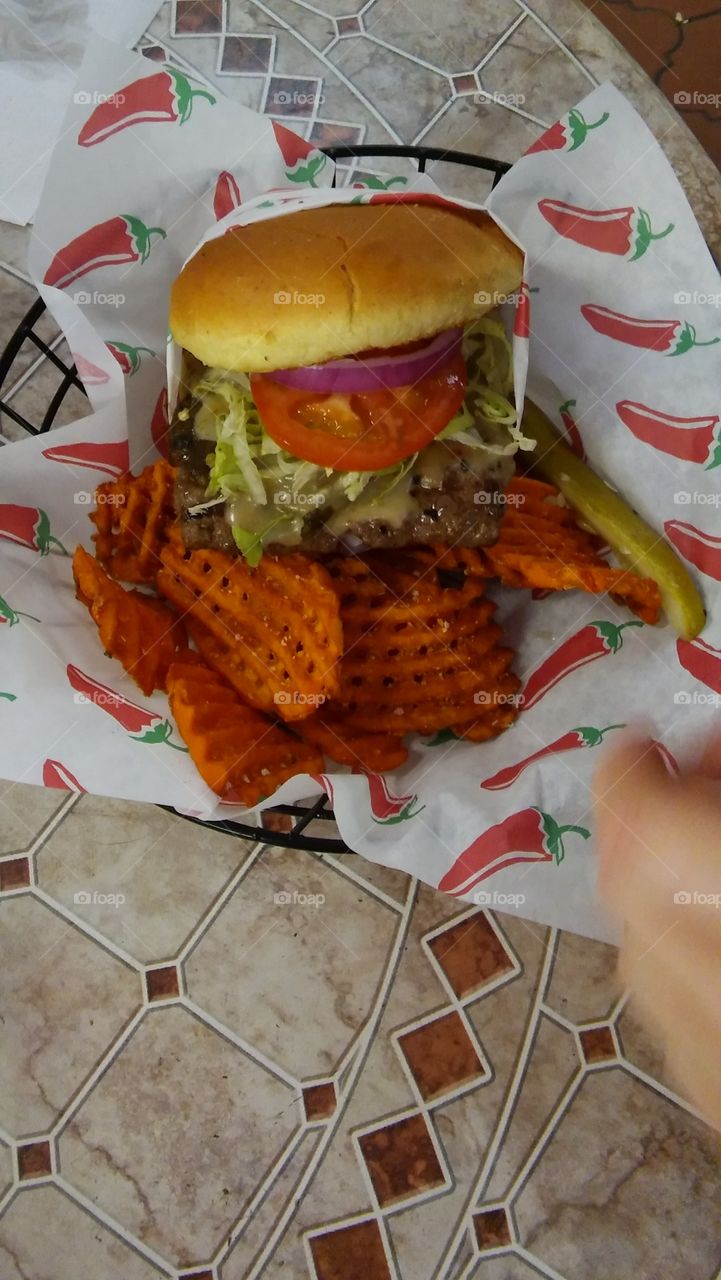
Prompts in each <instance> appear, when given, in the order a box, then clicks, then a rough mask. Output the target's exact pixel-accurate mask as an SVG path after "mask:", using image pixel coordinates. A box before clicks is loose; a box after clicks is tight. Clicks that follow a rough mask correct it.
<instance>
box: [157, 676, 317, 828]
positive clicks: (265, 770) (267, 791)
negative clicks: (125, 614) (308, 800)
mask: <svg viewBox="0 0 721 1280" xmlns="http://www.w3.org/2000/svg"><path fill="white" fill-rule="evenodd" d="M168 694H169V697H170V709H171V711H172V713H173V717H174V719H175V723H176V724H177V726H178V731H179V733H180V735H181V737H182V739H183V741H184V742H185V744H186V746H187V747H188V750H189V752H190V756H191V759H192V760H193V763H194V764H195V766H196V768H197V770H198V772H199V773H200V775H201V777H202V778H203V779H204V780H205V782H207V784H208V786H209V787H210V788H211V790H213V791H215V793H216V794H217V795H219V796H222V797H223V798H224V799H225V800H231V801H237V802H238V804H243V805H248V806H251V805H254V804H257V803H258V802H259V801H260V800H263V799H264V798H265V797H266V796H269V795H271V794H272V793H273V792H274V791H275V790H276V789H277V788H278V787H279V786H280V784H281V783H282V782H285V781H286V779H287V778H292V777H293V776H294V775H295V774H296V773H318V772H322V770H323V767H324V766H323V756H322V755H321V752H320V751H319V750H318V748H317V747H314V746H312V745H309V744H307V743H305V742H301V741H300V740H299V739H298V738H296V737H294V736H293V735H292V734H291V733H289V732H288V730H287V729H283V728H279V727H278V726H277V725H274V724H273V723H272V721H270V720H269V719H268V718H267V716H264V715H262V714H261V713H260V712H259V711H255V710H254V709H253V708H252V707H248V706H246V705H245V704H244V703H243V702H241V700H240V698H239V697H238V695H237V693H235V691H234V690H233V689H231V688H230V687H229V686H228V685H227V684H226V682H225V681H224V680H223V679H222V677H221V676H219V675H218V673H217V672H216V671H212V670H211V669H210V667H208V666H207V665H206V664H205V663H204V662H203V659H202V658H200V657H199V656H198V654H197V653H193V652H192V651H191V650H186V651H185V652H184V653H182V654H179V655H178V657H177V659H176V661H175V662H173V664H172V666H171V667H170V671H169V672H168Z"/></svg>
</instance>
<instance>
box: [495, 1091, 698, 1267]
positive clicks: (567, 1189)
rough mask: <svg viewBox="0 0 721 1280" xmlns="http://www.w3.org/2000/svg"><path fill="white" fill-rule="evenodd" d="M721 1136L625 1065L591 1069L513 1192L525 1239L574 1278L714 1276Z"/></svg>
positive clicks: (528, 1245)
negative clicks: (522, 1185)
mask: <svg viewBox="0 0 721 1280" xmlns="http://www.w3.org/2000/svg"><path fill="white" fill-rule="evenodd" d="M718 1193H719V1158H718V1135H714V1134H713V1133H712V1132H711V1130H709V1129H707V1128H706V1127H705V1126H704V1125H703V1124H701V1123H700V1122H699V1121H697V1120H694V1119H693V1118H692V1117H690V1116H688V1115H686V1114H685V1113H684V1112H683V1111H681V1110H680V1109H679V1108H678V1107H676V1106H674V1105H673V1103H670V1102H667V1101H666V1099H665V1098H662V1097H660V1096H659V1095H658V1094H657V1093H655V1092H654V1091H653V1090H652V1089H649V1088H647V1087H646V1086H645V1085H643V1084H641V1083H640V1082H639V1081H637V1080H634V1079H633V1078H632V1077H630V1076H628V1075H627V1074H626V1073H624V1072H623V1071H622V1070H620V1069H619V1068H612V1069H611V1070H606V1071H599V1072H595V1073H593V1074H591V1075H589V1076H588V1077H587V1078H586V1080H585V1081H584V1083H583V1085H582V1087H581V1091H580V1093H579V1094H578V1095H577V1097H576V1098H575V1099H574V1101H573V1103H572V1105H571V1107H570V1109H569V1111H568V1113H567V1114H566V1116H565V1117H564V1118H563V1120H562V1121H561V1123H560V1124H559V1126H558V1128H557V1130H556V1132H555V1134H554V1136H553V1138H552V1139H551V1142H550V1143H549V1145H548V1147H547V1148H546V1150H545V1152H544V1154H543V1157H542V1159H541V1161H540V1163H539V1165H538V1166H537V1168H536V1169H535V1170H534V1172H533V1173H532V1174H531V1177H530V1179H529V1181H528V1183H527V1185H526V1187H525V1188H524V1189H523V1191H522V1192H521V1194H520V1196H519V1197H518V1199H517V1201H516V1216H517V1220H518V1227H519V1233H520V1236H521V1239H522V1241H523V1242H524V1244H525V1245H526V1247H527V1248H530V1249H531V1250H532V1251H533V1252H534V1253H536V1254H537V1255H538V1257H539V1258H542V1259H543V1261H544V1262H547V1263H549V1264H550V1265H551V1266H552V1267H555V1268H556V1269H557V1270H558V1271H560V1272H561V1273H562V1274H563V1275H571V1276H573V1278H574V1280H599V1277H600V1276H608V1277H611V1276H613V1277H614V1278H615V1277H616V1276H634V1277H635V1278H636V1280H656V1278H657V1277H659V1276H663V1280H688V1277H689V1276H713V1275H715V1273H716V1268H717V1267H718V1260H719V1255H720V1253H721V1219H720V1218H719V1213H718Z"/></svg>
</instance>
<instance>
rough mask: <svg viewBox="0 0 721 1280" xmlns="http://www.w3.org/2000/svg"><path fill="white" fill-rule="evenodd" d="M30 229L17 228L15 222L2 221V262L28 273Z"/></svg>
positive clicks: (0, 240) (0, 227)
mask: <svg viewBox="0 0 721 1280" xmlns="http://www.w3.org/2000/svg"><path fill="white" fill-rule="evenodd" d="M30 233H31V228H30V227H17V226H16V225H15V223H14V222H3V221H2V220H0V262H7V263H8V264H9V265H10V266H11V267H15V269H16V270H17V271H23V272H26V273H27V269H28V245H29V243H30Z"/></svg>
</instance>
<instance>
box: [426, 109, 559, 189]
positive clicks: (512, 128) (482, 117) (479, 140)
mask: <svg viewBox="0 0 721 1280" xmlns="http://www.w3.org/2000/svg"><path fill="white" fill-rule="evenodd" d="M541 132H542V130H541V129H540V127H539V126H537V125H534V124H532V123H531V121H530V120H526V119H525V118H524V117H523V116H519V115H518V114H517V113H516V112H513V111H509V110H508V108H507V107H501V106H499V105H498V104H497V103H495V102H488V103H486V102H478V103H476V102H474V101H473V99H472V98H457V99H456V101H455V102H452V103H451V105H450V106H449V108H448V110H447V111H444V113H443V115H442V116H441V117H440V119H439V120H437V121H436V123H435V124H434V125H433V126H432V127H431V128H430V129H429V130H428V132H427V133H424V135H423V138H422V139H421V141H422V143H423V145H424V146H427V147H451V148H454V149H455V150H456V151H470V152H472V153H473V154H474V155H478V156H490V157H491V158H492V159H493V160H506V161H507V162H508V163H509V164H512V163H513V161H514V160H517V159H518V157H519V156H520V155H523V152H524V151H526V150H527V149H528V148H529V147H530V145H531V143H532V142H533V141H534V139H535V138H537V137H538V135H539V134H540V133H541ZM459 194H460V193H459Z"/></svg>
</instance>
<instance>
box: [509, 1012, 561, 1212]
mask: <svg viewBox="0 0 721 1280" xmlns="http://www.w3.org/2000/svg"><path fill="white" fill-rule="evenodd" d="M580 1066H581V1063H580V1060H579V1057H578V1053H577V1051H576V1045H575V1042H574V1039H573V1036H572V1035H570V1033H569V1032H567V1031H564V1030H563V1029H562V1028H561V1027H559V1026H557V1025H556V1024H554V1023H552V1022H549V1021H548V1020H547V1019H546V1018H542V1019H541V1022H540V1025H539V1027H538V1033H537V1036H536V1039H535V1043H534V1045H533V1050H532V1052H531V1055H530V1057H529V1060H528V1066H527V1068H526V1070H525V1072H524V1075H523V1080H522V1081H521V1085H520V1088H519V1090H518V1096H517V1099H516V1104H515V1106H514V1109H513V1114H512V1116H511V1119H510V1123H509V1125H508V1128H507V1129H506V1133H505V1136H504V1139H503V1145H502V1147H501V1149H500V1151H499V1153H498V1157H497V1159H496V1161H495V1163H494V1166H493V1174H492V1176H491V1178H490V1181H489V1183H488V1187H487V1189H486V1193H485V1199H486V1200H496V1199H501V1198H502V1197H503V1196H504V1195H505V1194H506V1192H507V1190H508V1187H509V1185H510V1183H511V1182H512V1181H513V1179H514V1177H515V1176H516V1174H517V1173H518V1170H519V1169H520V1168H521V1166H522V1164H523V1161H524V1159H525V1158H526V1156H527V1155H528V1152H529V1151H530V1150H531V1148H532V1146H533V1143H534V1142H535V1141H536V1139H537V1138H538V1136H539V1134H540V1133H541V1131H542V1129H543V1126H544V1125H545V1123H546V1121H547V1119H548V1117H549V1116H550V1115H551V1113H552V1111H553V1109H554V1107H555V1106H556V1105H557V1103H558V1102H559V1101H560V1099H561V1097H562V1096H563V1094H564V1092H565V1090H566V1088H567V1087H568V1085H569V1083H570V1082H571V1080H572V1079H573V1078H574V1076H576V1075H577V1074H578V1072H579V1070H580Z"/></svg>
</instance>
